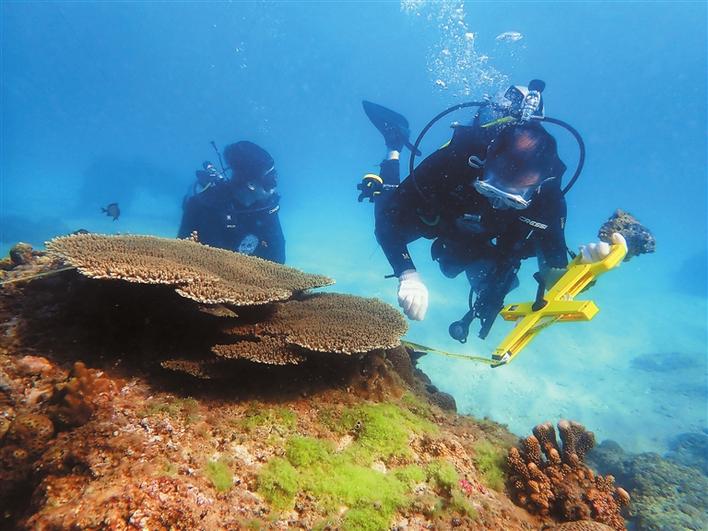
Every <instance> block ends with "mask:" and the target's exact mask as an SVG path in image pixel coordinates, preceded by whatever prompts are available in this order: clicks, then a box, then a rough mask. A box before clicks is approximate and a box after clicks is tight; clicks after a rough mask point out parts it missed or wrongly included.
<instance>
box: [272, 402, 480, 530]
mask: <svg viewBox="0 0 708 531" xmlns="http://www.w3.org/2000/svg"><path fill="white" fill-rule="evenodd" d="M323 417H325V418H326V419H327V420H328V421H329V424H330V425H331V426H332V431H333V432H334V433H336V434H340V435H344V434H350V435H353V439H354V440H353V441H352V442H351V444H350V445H349V446H348V447H346V448H345V449H343V450H341V451H337V450H336V449H335V447H334V444H333V443H332V442H331V441H328V440H321V439H317V438H313V437H305V436H302V435H297V434H294V435H292V436H291V437H290V438H288V440H287V441H286V444H285V458H282V457H276V458H273V459H271V461H269V462H268V463H267V464H266V465H265V466H264V467H263V469H262V470H261V473H260V475H259V478H258V491H259V493H260V494H261V495H262V496H263V497H264V498H265V500H266V501H268V502H269V503H270V505H271V507H272V508H273V510H274V511H283V510H288V509H290V508H292V507H293V504H294V501H295V498H296V496H298V494H307V495H308V496H309V497H311V498H312V499H314V500H316V504H317V507H318V510H319V511H320V512H322V513H323V515H324V519H323V521H322V522H320V523H319V524H318V525H317V526H315V528H321V529H324V528H326V527H337V528H340V529H343V530H348V529H351V530H355V529H356V530H358V529H362V530H379V529H387V528H388V527H389V526H390V523H391V520H392V519H393V517H394V515H395V514H396V513H397V512H399V511H401V510H404V509H406V508H408V507H410V506H411V505H412V504H413V503H414V502H415V501H416V495H415V494H414V493H413V492H412V491H413V488H414V487H415V486H416V485H417V484H420V483H425V482H429V483H430V484H431V486H433V487H434V488H435V489H436V490H438V491H440V492H442V498H440V497H438V496H437V495H432V500H431V502H432V505H433V506H435V507H437V508H439V509H440V510H441V511H456V512H458V513H460V514H463V515H473V514H474V510H473V509H472V508H471V506H470V505H469V503H467V501H466V500H465V499H464V496H463V495H462V493H461V492H460V491H459V487H457V482H458V475H457V473H456V472H455V469H454V467H453V466H452V464H450V463H448V462H446V461H443V460H439V461H435V462H433V463H431V464H430V465H428V466H426V467H421V466H418V465H406V466H399V467H395V468H391V469H390V470H388V471H385V467H381V466H379V467H377V468H373V467H372V466H371V465H372V464H373V463H374V462H381V461H383V462H386V461H387V460H388V459H390V458H392V457H393V458H401V457H411V456H412V454H411V451H410V448H409V442H410V438H411V436H412V435H413V434H414V433H418V434H422V433H435V432H436V431H437V427H436V426H435V425H434V424H432V423H431V422H429V421H428V420H426V419H424V418H421V417H420V416H418V415H415V414H414V413H413V412H411V411H409V410H408V409H407V408H406V407H399V406H397V405H396V404H362V405H359V406H356V407H353V408H349V409H345V410H344V411H342V412H341V413H338V412H336V411H335V410H334V409H324V410H321V411H320V419H322V418H323ZM343 508H344V509H345V511H344V513H343V514H341V510H342V509H343Z"/></svg>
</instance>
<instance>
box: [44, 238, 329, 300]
mask: <svg viewBox="0 0 708 531" xmlns="http://www.w3.org/2000/svg"><path fill="white" fill-rule="evenodd" d="M47 250H48V251H49V252H50V253H51V254H52V255H54V256H57V257H60V258H62V259H63V260H65V261H66V262H68V263H69V264H70V265H72V266H74V267H76V268H77V269H78V270H79V272H80V273H81V274H83V275H85V276H87V277H90V278H95V279H118V280H125V281H128V282H136V283H141V284H166V285H169V286H172V287H174V288H175V291H176V292H177V293H178V294H180V295H182V296H183V297H186V298H188V299H192V300H194V301H197V302H200V303H207V304H218V303H230V304H234V305H237V306H239V305H248V304H265V303H268V302H272V301H276V300H285V299H288V298H290V297H291V296H292V295H293V294H294V293H296V292H300V291H303V290H306V289H310V288H315V287H321V286H327V285H329V284H332V283H333V281H332V280H331V279H330V278H327V277H325V276H322V275H311V274H308V273H303V272H302V271H298V270H297V269H294V268H292V267H286V266H283V265H280V264H276V263H274V262H269V261H267V260H261V259H260V258H255V257H252V256H247V255H244V254H240V253H234V252H231V251H225V250H223V249H216V248H213V247H209V246H208V245H202V244H200V243H197V242H195V241H192V240H176V239H169V238H157V237H153V236H107V235H101V234H77V235H72V236H62V237H59V238H55V239H53V240H51V241H49V242H47Z"/></svg>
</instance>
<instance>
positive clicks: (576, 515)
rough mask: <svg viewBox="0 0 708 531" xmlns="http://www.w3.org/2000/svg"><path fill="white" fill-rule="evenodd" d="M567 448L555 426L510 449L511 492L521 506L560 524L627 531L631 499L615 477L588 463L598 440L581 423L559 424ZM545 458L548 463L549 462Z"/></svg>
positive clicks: (548, 425) (543, 428)
mask: <svg viewBox="0 0 708 531" xmlns="http://www.w3.org/2000/svg"><path fill="white" fill-rule="evenodd" d="M558 431H559V433H560V437H561V441H562V446H561V445H559V444H558V442H557V440H556V433H555V430H554V428H553V425H552V424H551V423H550V422H547V423H545V424H539V425H538V426H536V427H535V428H534V429H533V433H534V434H533V435H530V436H528V437H526V438H525V439H523V440H522V441H521V448H517V447H514V448H511V449H510V450H509V454H508V457H507V463H508V467H509V487H510V490H511V493H512V495H513V497H514V499H515V501H516V502H517V503H519V504H520V505H522V506H523V507H526V508H527V509H528V510H529V511H531V512H534V513H538V514H540V515H541V516H544V517H548V518H552V519H554V520H556V521H560V522H568V521H571V522H572V521H576V520H594V521H597V522H600V523H602V524H606V525H608V526H610V527H612V528H614V529H617V530H624V529H625V522H624V518H622V516H621V514H620V511H621V509H622V508H623V507H626V506H627V505H628V504H629V495H628V494H627V492H626V491H625V490H624V489H622V488H619V487H615V485H614V478H613V477H612V476H605V477H603V476H596V475H595V474H594V473H593V471H592V470H591V469H590V468H588V467H587V466H586V465H585V464H584V462H583V460H584V457H585V455H586V454H587V452H588V451H589V450H590V449H591V448H592V447H593V446H594V444H595V437H594V435H593V434H592V432H588V431H587V430H586V429H585V427H584V426H582V425H581V424H579V423H577V422H572V421H567V420H562V421H560V422H559V423H558ZM544 456H545V458H544Z"/></svg>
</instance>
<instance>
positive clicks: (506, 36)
mask: <svg viewBox="0 0 708 531" xmlns="http://www.w3.org/2000/svg"><path fill="white" fill-rule="evenodd" d="M523 38H524V36H523V35H522V34H521V33H519V32H518V31H505V32H504V33H500V34H499V35H497V37H496V40H497V41H500V42H516V41H520V40H521V39H523Z"/></svg>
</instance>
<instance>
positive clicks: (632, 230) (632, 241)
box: [598, 209, 656, 262]
mask: <svg viewBox="0 0 708 531" xmlns="http://www.w3.org/2000/svg"><path fill="white" fill-rule="evenodd" d="M615 232H619V233H620V234H621V235H622V236H624V239H625V240H626V241H627V256H625V257H624V261H625V262H626V261H628V260H630V259H631V258H633V257H635V256H638V255H640V254H646V253H653V252H654V251H655V250H656V239H655V238H654V235H653V234H652V233H651V231H650V230H649V229H647V228H646V227H645V226H644V225H642V224H641V223H640V222H639V221H638V220H637V219H636V218H635V217H634V216H632V214H630V213H628V212H625V211H624V210H619V209H618V210H616V211H615V213H614V214H612V216H610V219H608V220H607V221H606V222H605V223H603V225H602V227H600V230H599V232H598V236H599V237H600V240H602V241H603V242H607V243H612V234H613V233H615Z"/></svg>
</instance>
